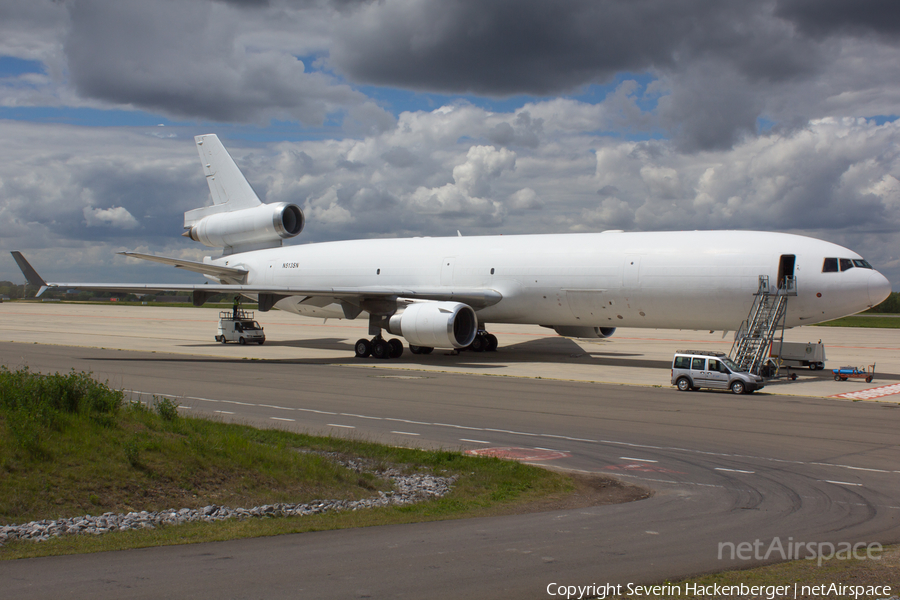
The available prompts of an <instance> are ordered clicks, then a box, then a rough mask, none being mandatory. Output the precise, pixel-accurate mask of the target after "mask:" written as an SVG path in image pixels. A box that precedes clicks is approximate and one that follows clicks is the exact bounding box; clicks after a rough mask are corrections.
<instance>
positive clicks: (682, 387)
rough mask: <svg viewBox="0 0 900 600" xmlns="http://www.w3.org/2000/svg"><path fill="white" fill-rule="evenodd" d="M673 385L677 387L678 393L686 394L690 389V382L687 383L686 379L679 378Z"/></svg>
mask: <svg viewBox="0 0 900 600" xmlns="http://www.w3.org/2000/svg"><path fill="white" fill-rule="evenodd" d="M675 385H676V386H677V387H678V391H679V392H686V391H688V390H689V389H691V382H690V381H688V378H687V377H682V378H680V379H679V380H678V381H676V382H675Z"/></svg>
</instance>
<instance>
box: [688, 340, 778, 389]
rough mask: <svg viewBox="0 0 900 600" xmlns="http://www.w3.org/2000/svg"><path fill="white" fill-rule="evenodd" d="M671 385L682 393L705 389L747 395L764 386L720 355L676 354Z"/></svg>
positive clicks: (693, 352) (691, 351)
mask: <svg viewBox="0 0 900 600" xmlns="http://www.w3.org/2000/svg"><path fill="white" fill-rule="evenodd" d="M672 385H675V386H676V387H677V388H678V389H679V390H680V391H682V392H686V391H688V390H699V389H700V388H704V387H706V388H712V389H720V390H731V391H732V392H733V393H735V394H751V393H753V392H755V391H756V390H761V389H762V388H764V387H765V385H766V384H765V380H764V379H763V378H762V377H760V376H759V375H754V374H752V373H748V372H747V371H741V370H740V367H738V366H737V365H736V364H734V362H732V361H731V359H729V358H728V357H727V356H726V355H725V354H724V353H723V352H709V351H706V350H678V351H677V352H675V357H674V358H673V359H672Z"/></svg>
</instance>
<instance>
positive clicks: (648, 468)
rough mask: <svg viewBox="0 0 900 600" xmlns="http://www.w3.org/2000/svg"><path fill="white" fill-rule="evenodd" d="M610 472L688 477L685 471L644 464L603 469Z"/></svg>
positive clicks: (630, 464) (626, 464) (611, 466)
mask: <svg viewBox="0 0 900 600" xmlns="http://www.w3.org/2000/svg"><path fill="white" fill-rule="evenodd" d="M603 468H604V469H609V470H610V471H640V472H641V473H674V474H676V475H687V473H685V472H684V471H675V470H673V469H667V468H665V467H660V466H657V465H648V464H643V463H625V464H624V465H609V466H606V467H603Z"/></svg>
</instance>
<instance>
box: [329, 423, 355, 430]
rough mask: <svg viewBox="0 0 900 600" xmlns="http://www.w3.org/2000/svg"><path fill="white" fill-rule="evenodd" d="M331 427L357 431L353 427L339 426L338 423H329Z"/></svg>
mask: <svg viewBox="0 0 900 600" xmlns="http://www.w3.org/2000/svg"><path fill="white" fill-rule="evenodd" d="M328 426H329V427H340V428H342V429H356V427H354V426H353V425H338V424H337V423H328Z"/></svg>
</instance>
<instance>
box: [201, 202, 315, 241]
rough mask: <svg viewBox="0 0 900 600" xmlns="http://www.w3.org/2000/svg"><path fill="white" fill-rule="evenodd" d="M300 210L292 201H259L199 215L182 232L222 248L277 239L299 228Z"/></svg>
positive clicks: (301, 227)
mask: <svg viewBox="0 0 900 600" xmlns="http://www.w3.org/2000/svg"><path fill="white" fill-rule="evenodd" d="M304 222H305V220H304V218H303V211H302V210H300V207H299V206H297V205H296V204H289V203H287V202H276V203H272V204H260V205H259V206H255V207H253V208H244V209H241V210H235V211H232V212H222V213H217V214H212V215H209V216H207V217H203V218H202V219H200V220H199V221H197V222H196V223H193V224H192V225H191V227H190V229H189V230H188V231H187V232H185V235H188V236H189V237H190V238H191V239H192V240H194V241H195V242H200V243H201V244H203V245H204V246H209V247H211V248H225V247H229V246H231V247H233V246H243V245H247V244H259V243H266V242H278V243H279V244H280V242H281V240H284V239H288V238H292V237H294V236H296V235H297V234H299V233H300V232H301V231H303V225H304Z"/></svg>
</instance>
